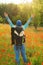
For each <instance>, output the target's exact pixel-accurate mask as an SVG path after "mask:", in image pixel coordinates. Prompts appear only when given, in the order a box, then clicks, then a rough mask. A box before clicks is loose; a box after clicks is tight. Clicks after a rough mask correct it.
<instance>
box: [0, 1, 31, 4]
mask: <svg viewBox="0 0 43 65" xmlns="http://www.w3.org/2000/svg"><path fill="white" fill-rule="evenodd" d="M26 2H29V3H31V2H32V0H0V3H15V4H20V3H26Z"/></svg>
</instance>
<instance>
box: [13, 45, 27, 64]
mask: <svg viewBox="0 0 43 65" xmlns="http://www.w3.org/2000/svg"><path fill="white" fill-rule="evenodd" d="M14 51H15V57H16V62H17V64H18V65H19V64H20V60H19V56H20V52H21V55H22V57H23V61H24V62H25V63H26V62H27V58H26V52H25V47H24V45H23V44H22V45H21V46H16V45H14Z"/></svg>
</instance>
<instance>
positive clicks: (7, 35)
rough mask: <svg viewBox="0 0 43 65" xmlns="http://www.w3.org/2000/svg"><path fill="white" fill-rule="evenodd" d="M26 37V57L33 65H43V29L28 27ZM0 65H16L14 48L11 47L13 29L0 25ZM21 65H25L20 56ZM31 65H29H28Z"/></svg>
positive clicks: (6, 25)
mask: <svg viewBox="0 0 43 65" xmlns="http://www.w3.org/2000/svg"><path fill="white" fill-rule="evenodd" d="M24 32H25V35H26V43H24V45H25V49H26V55H27V59H28V61H29V62H30V64H31V65H43V27H38V29H37V30H35V28H34V27H28V28H27V29H26V30H25V31H24ZM0 65H15V52H14V46H13V45H11V28H10V26H9V25H8V24H0ZM20 65H24V62H23V59H22V57H21V55H20ZM28 65H29V64H28Z"/></svg>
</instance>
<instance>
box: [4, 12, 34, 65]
mask: <svg viewBox="0 0 43 65" xmlns="http://www.w3.org/2000/svg"><path fill="white" fill-rule="evenodd" d="M4 16H5V18H6V20H7V21H8V23H9V25H10V26H11V34H12V35H11V36H12V38H11V39H12V44H14V51H15V56H16V63H17V65H20V60H19V56H20V52H21V55H22V57H23V60H24V63H25V65H27V58H26V52H25V46H24V43H25V36H24V30H25V29H26V28H27V27H28V25H29V23H30V22H31V20H32V18H34V15H32V16H31V17H30V18H29V19H28V21H27V22H26V23H25V24H24V25H22V22H21V20H17V22H16V25H14V24H13V23H12V21H11V20H10V18H9V17H8V14H7V13H6V12H5V13H4Z"/></svg>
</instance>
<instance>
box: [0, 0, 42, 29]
mask: <svg viewBox="0 0 43 65" xmlns="http://www.w3.org/2000/svg"><path fill="white" fill-rule="evenodd" d="M4 12H7V13H8V14H9V17H10V19H11V20H12V21H13V23H14V24H15V23H16V21H17V20H18V19H20V20H21V21H22V23H23V24H24V23H25V22H26V21H27V20H28V18H29V17H30V15H31V14H32V13H33V14H35V18H34V20H33V22H32V23H30V24H32V25H34V27H35V28H36V29H37V27H38V26H43V0H33V3H32V4H29V3H26V4H20V5H16V4H0V16H2V17H4V15H3V14H4ZM4 21H5V19H4Z"/></svg>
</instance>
